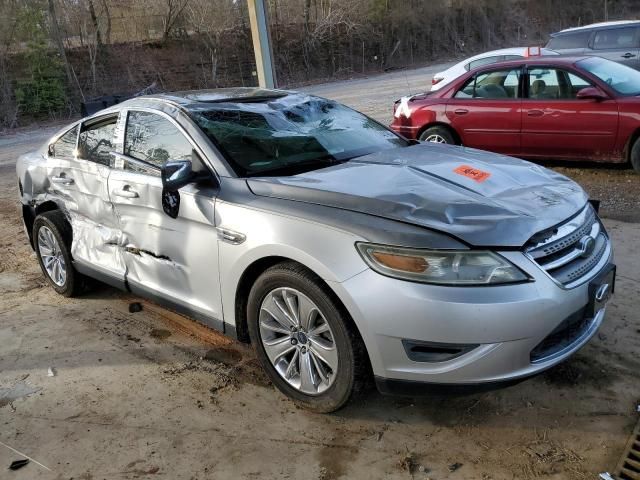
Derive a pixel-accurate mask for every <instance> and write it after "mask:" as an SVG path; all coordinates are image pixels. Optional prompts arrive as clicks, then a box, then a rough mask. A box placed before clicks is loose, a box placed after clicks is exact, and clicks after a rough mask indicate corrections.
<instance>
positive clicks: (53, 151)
mask: <svg viewBox="0 0 640 480" xmlns="http://www.w3.org/2000/svg"><path fill="white" fill-rule="evenodd" d="M77 140H78V126H76V127H74V128H72V129H71V130H69V131H68V132H67V133H65V134H64V135H62V136H61V137H60V138H59V139H58V140H57V141H56V142H55V143H52V144H51V145H49V156H50V157H55V158H60V159H62V160H74V159H75V155H74V154H75V151H76V142H77Z"/></svg>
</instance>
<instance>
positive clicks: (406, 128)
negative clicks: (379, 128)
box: [389, 117, 420, 140]
mask: <svg viewBox="0 0 640 480" xmlns="http://www.w3.org/2000/svg"><path fill="white" fill-rule="evenodd" d="M403 123H408V120H407V119H406V118H404V117H401V118H396V117H394V118H393V122H392V123H391V125H389V128H391V130H393V131H394V132H396V133H397V134H399V135H402V136H403V137H404V138H408V139H410V140H417V139H418V134H419V133H420V126H419V125H418V126H414V125H408V124H403Z"/></svg>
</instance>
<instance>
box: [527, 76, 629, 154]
mask: <svg viewBox="0 0 640 480" xmlns="http://www.w3.org/2000/svg"><path fill="white" fill-rule="evenodd" d="M590 86H592V84H591V83H590V82H589V81H588V80H585V79H584V78H582V77H580V76H579V75H578V74H577V73H576V72H570V71H568V70H564V69H560V68H555V67H538V66H536V67H529V69H528V81H527V87H528V88H527V89H525V91H526V92H525V96H526V98H524V99H523V101H522V155H523V156H525V157H540V158H567V159H574V158H580V159H585V160H587V159H594V160H597V159H600V158H604V159H609V158H611V157H613V156H615V155H616V154H615V153H614V152H613V149H614V147H615V141H616V135H617V130H618V104H617V102H616V101H615V100H613V99H609V100H604V101H596V100H592V99H578V98H577V97H576V96H577V93H578V92H579V91H580V90H581V89H583V88H586V87H590Z"/></svg>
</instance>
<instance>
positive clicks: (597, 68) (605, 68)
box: [577, 57, 640, 95]
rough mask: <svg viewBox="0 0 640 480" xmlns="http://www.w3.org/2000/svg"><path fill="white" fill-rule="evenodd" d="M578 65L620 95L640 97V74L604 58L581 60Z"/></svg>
mask: <svg viewBox="0 0 640 480" xmlns="http://www.w3.org/2000/svg"><path fill="white" fill-rule="evenodd" d="M577 65H578V66H579V67H580V68H582V69H584V70H586V71H587V72H589V73H591V74H593V75H595V76H596V77H598V78H599V79H600V80H602V81H603V82H605V83H606V84H607V85H609V86H610V87H611V88H613V89H614V90H615V91H616V92H617V93H619V94H620V95H640V72H638V71H637V70H634V69H633V68H630V67H627V66H626V65H621V64H619V63H616V62H612V61H611V60H605V59H604V58H596V57H594V58H589V59H587V60H581V61H579V62H578V63H577Z"/></svg>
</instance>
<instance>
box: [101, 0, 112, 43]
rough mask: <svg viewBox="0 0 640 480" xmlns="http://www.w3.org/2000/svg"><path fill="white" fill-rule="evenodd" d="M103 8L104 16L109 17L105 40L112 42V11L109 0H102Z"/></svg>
mask: <svg viewBox="0 0 640 480" xmlns="http://www.w3.org/2000/svg"><path fill="white" fill-rule="evenodd" d="M102 8H104V16H105V18H106V19H107V31H106V32H105V42H106V43H107V44H110V43H111V12H110V11H109V5H107V0H102Z"/></svg>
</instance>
